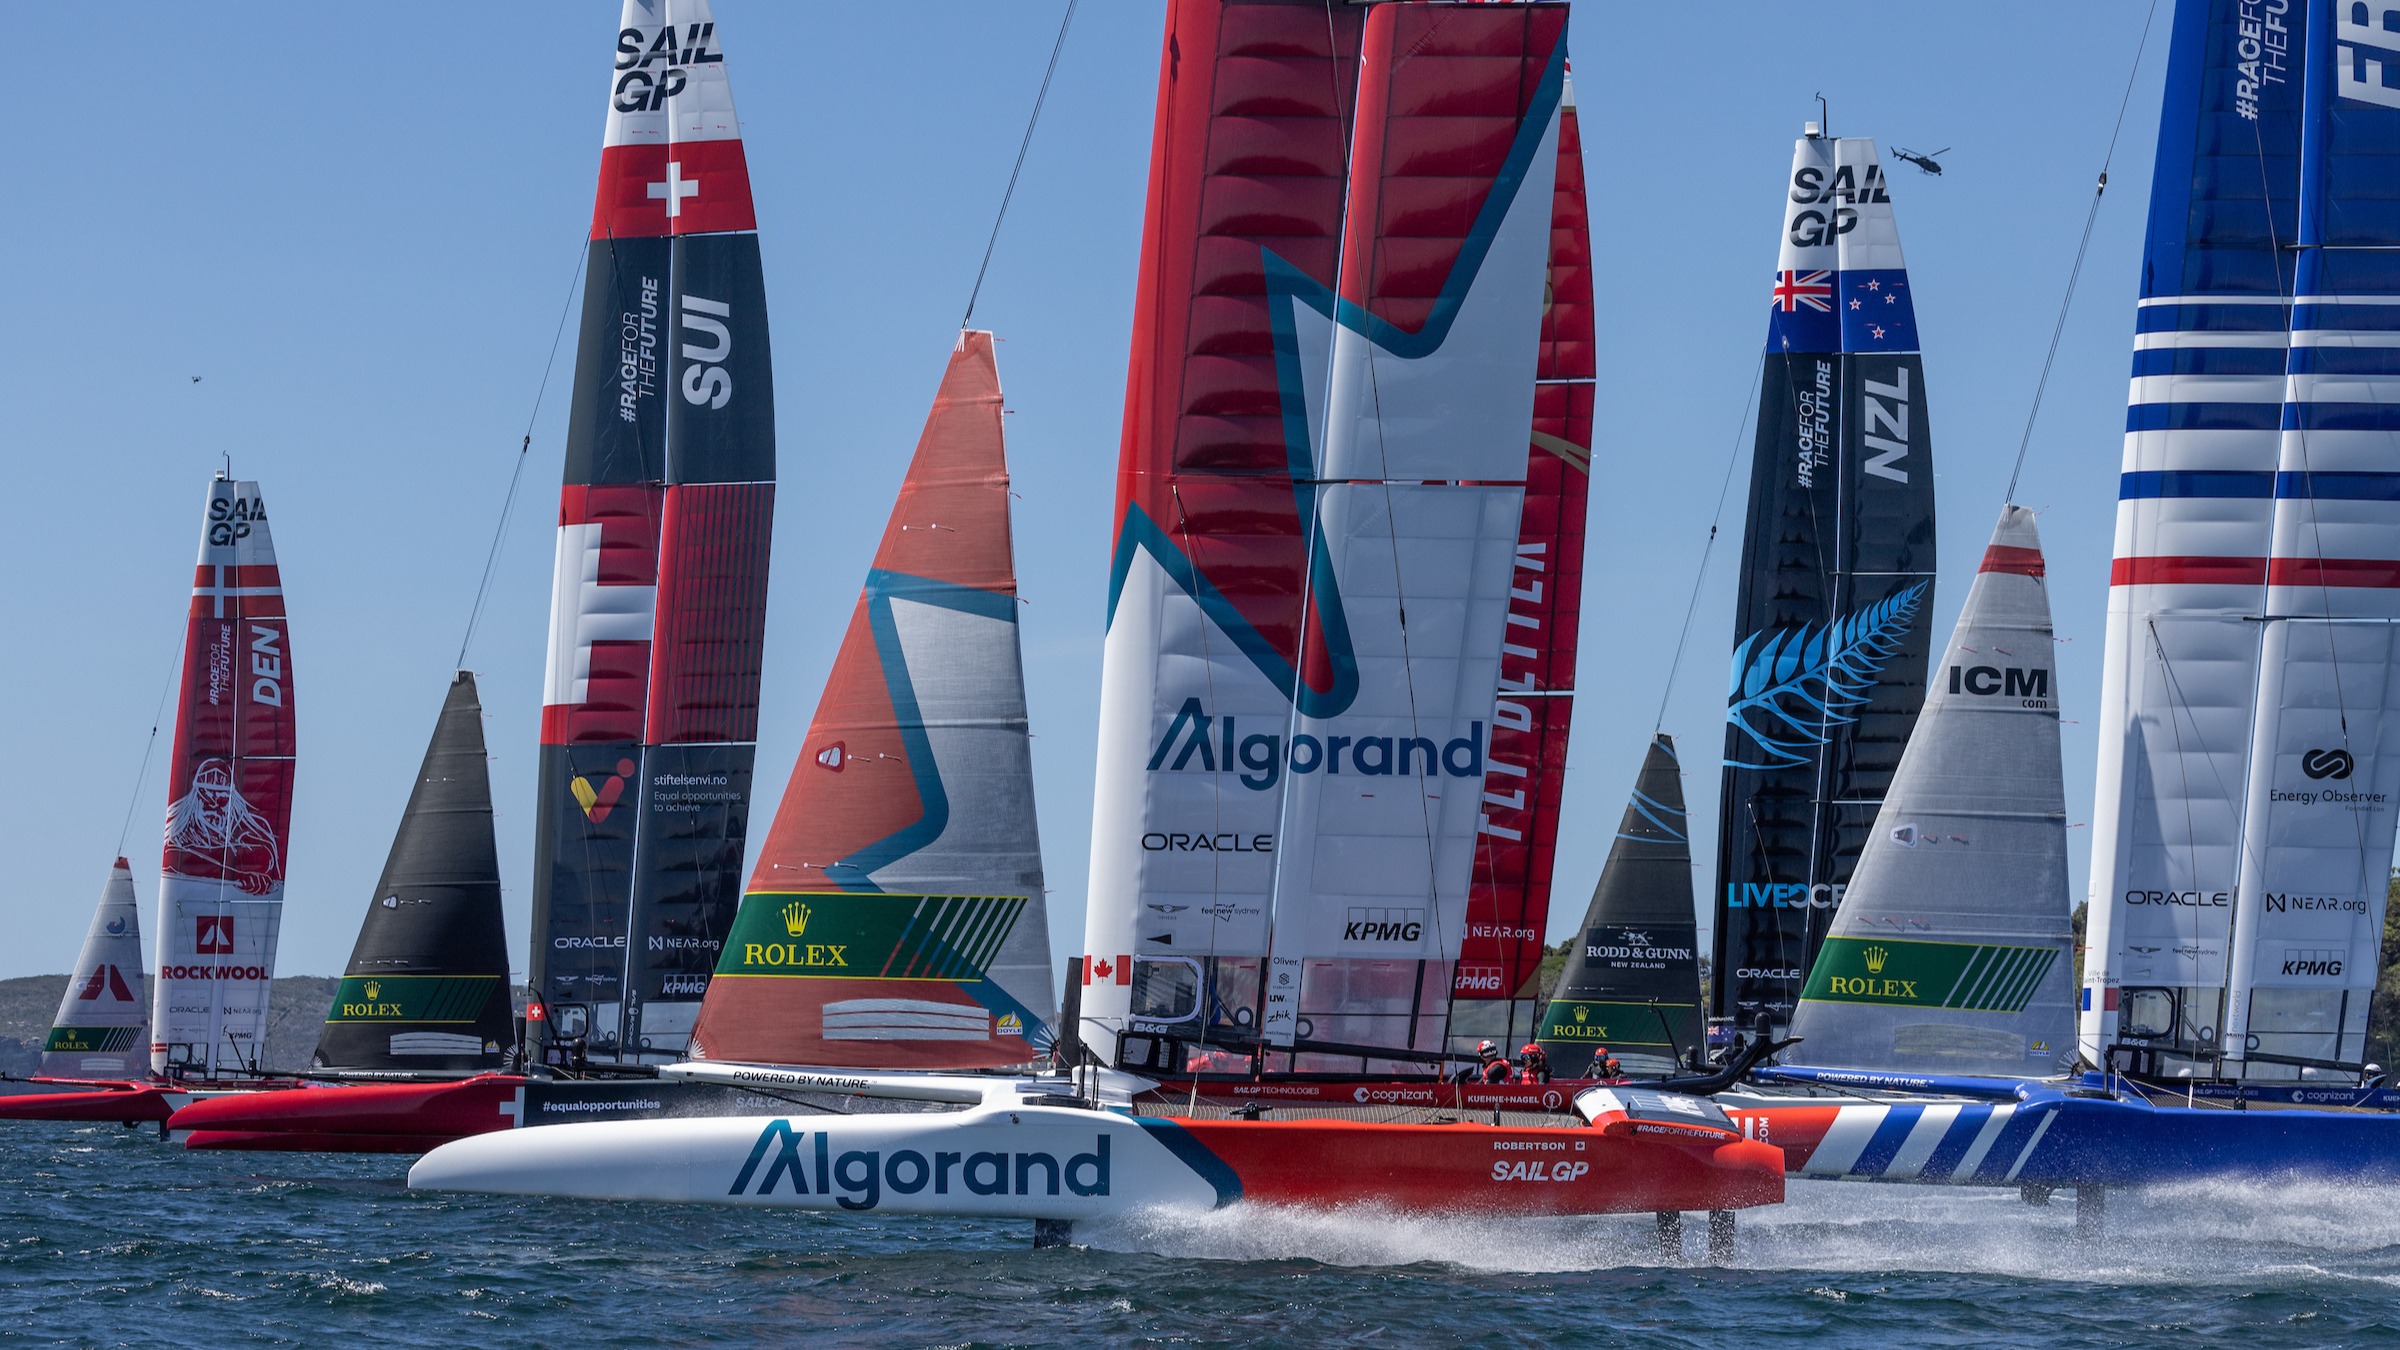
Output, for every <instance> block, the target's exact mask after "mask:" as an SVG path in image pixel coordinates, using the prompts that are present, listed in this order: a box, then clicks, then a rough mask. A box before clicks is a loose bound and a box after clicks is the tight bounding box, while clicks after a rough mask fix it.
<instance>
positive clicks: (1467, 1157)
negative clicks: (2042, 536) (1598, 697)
mask: <svg viewBox="0 0 2400 1350" xmlns="http://www.w3.org/2000/svg"><path fill="white" fill-rule="evenodd" d="M1565 21H1566V12H1565V7H1564V6H1563V5H1508V6H1497V5H1495V6H1455V7H1454V6H1447V5H1439V6H1437V5H1424V4H1410V3H1393V4H1386V5H1379V6H1376V7H1374V8H1373V9H1372V10H1370V11H1368V12H1366V13H1364V14H1361V13H1359V12H1357V11H1354V10H1346V11H1338V12H1334V13H1331V14H1328V12H1326V11H1324V10H1322V9H1321V8H1319V7H1317V6H1314V5H1311V4H1304V3H1258V2H1256V0H1252V2H1250V3H1244V2H1243V0H1178V3H1176V4H1175V5H1174V6H1173V7H1172V9H1171V12H1170V15H1169V19H1168V25H1169V27H1168V36H1167V44H1166V47H1167V50H1166V58H1165V61H1164V70H1163V72H1162V77H1161V88H1160V106H1159V117H1158V122H1157V126H1158V129H1159V132H1158V139H1157V142H1156V145H1155V149H1154V155H1153V170H1152V179H1153V183H1152V193H1151V201H1150V208H1149V219H1148V222H1147V225H1146V229H1145V248H1144V254H1143V256H1144V262H1143V280H1142V285H1141V287H1140V291H1139V294H1140V296H1141V297H1142V298H1141V300H1140V302H1139V309H1138V310H1137V314H1136V321H1135V340H1134V358H1133V379H1132V389H1131V394H1130V397H1129V403H1128V408H1127V434H1126V444H1125V454H1124V460H1123V471H1122V474H1121V477H1120V501H1119V510H1118V523H1119V528H1118V542H1117V553H1116V565H1115V569H1114V571H1113V573H1112V590H1113V599H1112V605H1111V621H1110V625H1109V630H1108V638H1107V646H1106V658H1105V660H1106V664H1105V666H1104V674H1103V682H1102V683H1103V693H1102V706H1101V725H1102V733H1101V765H1102V767H1101V781H1100V784H1099V791H1100V800H1099V805H1100V816H1099V820H1098V821H1097V823H1096V830H1095V839H1094V882H1093V895H1092V900H1091V904H1090V915H1089V918H1088V919H1087V935H1086V944H1085V945H1086V948H1087V950H1088V951H1089V952H1090V953H1092V954H1091V955H1090V956H1087V957H1085V958H1083V959H1081V960H1079V961H1078V962H1077V963H1075V972H1074V974H1072V975H1071V976H1070V985H1069V992H1070V996H1071V998H1075V999H1078V1000H1079V1001H1080V1002H1081V1005H1082V1006H1081V1008H1080V1009H1079V1010H1077V1011H1076V1012H1074V1013H1072V1014H1070V1015H1069V1016H1068V1017H1067V1018H1066V1019H1065V1021H1066V1022H1067V1028H1066V1029H1067V1031H1068V1033H1069V1034H1068V1036H1067V1038H1066V1039H1067V1044H1066V1046H1065V1051H1064V1055H1063V1058H1064V1059H1065V1061H1066V1062H1067V1063H1069V1064H1080V1063H1081V1062H1082V1061H1084V1060H1085V1059H1086V1056H1087V1054H1090V1053H1093V1052H1097V1055H1098V1057H1099V1059H1100V1061H1101V1062H1100V1064H1099V1065H1096V1066H1095V1065H1085V1066H1083V1067H1079V1068H1078V1070H1077V1071H1076V1073H1075V1074H1074V1076H1072V1077H1061V1076H1055V1075H1052V1076H1019V1077H1013V1078H1012V1077H970V1076H964V1075H957V1074H948V1075H938V1074H916V1075H900V1074H892V1073H889V1072H880V1071H877V1070H871V1069H870V1070H841V1069H821V1068H808V1067H789V1068H787V1067H782V1066H776V1065H741V1064H723V1065H719V1064H687V1065H674V1066H668V1067H667V1068H665V1069H664V1070H662V1074H663V1075H665V1076H668V1077H696V1078H704V1079H712V1080H716V1081H724V1082H734V1083H749V1084H755V1085H760V1086H785V1087H793V1088H810V1087H813V1088H817V1089H820V1090H822V1089H828V1088H830V1089H835V1090H844V1089H846V1090H849V1091H852V1092H855V1093H857V1094H860V1095H861V1096H864V1097H870V1098H873V1097H883V1098H899V1099H909V1100H914V1101H917V1102H920V1103H937V1104H947V1105H949V1106H951V1107H953V1108H954V1109H952V1110H949V1111H938V1112H919V1113H915V1114H909V1115H893V1114H880V1115H874V1116H856V1115H852V1116H839V1115H836V1116H823V1115H818V1116H801V1117H791V1116H781V1115H779V1116H769V1117H749V1118H732V1119H717V1120H706V1121H663V1120H653V1121H622V1122H607V1123H601V1124H589V1125H570V1126H561V1127H558V1128H555V1129H546V1130H540V1131H522V1132H512V1133H510V1134H506V1135H487V1136H484V1137H480V1138H476V1139H469V1140H464V1141H460V1142H457V1143H453V1144H449V1145H446V1146H444V1147H443V1148H441V1149H437V1150H435V1151H434V1152H433V1153H431V1154H429V1155H427V1156H426V1157H425V1158H424V1159H423V1160H422V1161H420V1162H419V1163H418V1164H417V1166H416V1167H415V1168H414V1169H413V1170H412V1172H411V1174H410V1184H411V1185H412V1186H417V1187H431V1188H454V1189H472V1190H492V1191H504V1192H519V1193H540V1194H567V1195H583V1196H598V1197H613V1198H648V1199H662V1200H687V1201H711V1202H715V1203H731V1204H751V1205H778V1206H793V1207H802V1208H825V1209H833V1208H836V1207H839V1208H841V1209H850V1210H858V1209H875V1208H882V1209H891V1210H898V1211H902V1212H922V1213H945V1214H988V1215H1011V1216H1019V1217H1031V1218H1035V1219H1038V1220H1054V1221H1055V1220H1073V1219H1076V1218H1084V1217H1092V1216H1097V1215H1102V1214H1109V1213H1119V1212H1123V1211H1124V1210H1126V1209H1128V1208H1130V1207H1134V1206H1141V1205H1178V1206H1195V1205H1196V1206H1210V1205H1221V1204H1226V1203H1230V1202H1232V1201H1234V1200H1236V1199H1249V1200H1253V1201H1283V1202H1291V1203H1307V1204H1324V1203H1338V1202H1362V1201H1363V1202H1376V1203H1384V1204H1391V1205H1397V1206H1401V1207H1408V1208H1424V1207H1449V1206H1459V1205H1466V1206H1472V1207H1477V1208H1484V1209H1490V1210H1494V1211H1497V1212H1519V1213H1562V1212H1564V1213H1577V1212H1582V1213H1589V1212H1626V1211H1635V1212H1638V1211H1645V1210H1657V1211H1668V1210H1682V1209H1688V1208H1706V1209H1711V1210H1718V1211H1729V1210H1730V1209H1732V1208H1734V1207H1737V1206H1740V1205H1746V1204H1757V1203H1766V1202H1769V1201H1772V1200H1774V1199H1777V1198H1780V1195H1781V1187H1780V1181H1781V1178H1780V1172H1779V1170H1777V1168H1778V1164H1779V1162H1780V1156H1779V1155H1777V1154H1775V1153H1774V1151H1773V1150H1772V1149H1768V1148H1764V1147H1762V1146H1759V1145H1756V1144H1753V1143H1750V1142H1748V1141H1744V1140H1741V1139H1739V1138H1738V1136H1737V1135H1736V1134H1735V1133H1734V1132H1733V1131H1732V1129H1731V1128H1730V1125H1729V1123H1728V1122H1726V1121H1725V1120H1724V1119H1723V1117H1722V1116H1721V1114H1718V1113H1715V1112H1714V1110H1713V1108H1711V1107H1710V1106H1708V1104H1707V1103H1706V1102H1704V1101H1702V1100H1700V1099H1697V1098H1692V1097H1683V1096H1675V1095H1672V1094H1659V1093H1650V1094H1642V1093H1627V1094H1622V1095H1618V1094H1611V1093H1610V1092H1608V1091H1607V1090H1596V1091H1592V1092H1586V1093H1584V1094H1583V1095H1582V1096H1581V1097H1580V1098H1579V1099H1578V1110H1579V1112H1580V1114H1579V1115H1576V1116H1531V1117H1530V1118H1529V1116H1528V1115H1526V1114H1520V1115H1519V1116H1518V1117H1517V1118H1515V1119H1510V1120H1501V1119H1497V1118H1496V1119H1495V1120H1494V1122H1493V1123H1492V1124H1488V1125H1487V1124H1481V1123H1469V1122H1465V1121H1457V1120H1455V1119H1454V1118H1451V1119H1446V1120H1445V1121H1444V1122H1443V1123H1438V1124H1437V1123H1432V1122H1431V1121H1428V1120H1422V1119H1416V1118H1414V1117H1417V1116H1419V1115H1420V1114H1421V1113H1417V1112H1412V1111H1408V1110H1405V1109H1404V1110H1401V1111H1399V1112H1397V1113H1395V1112H1393V1111H1391V1110H1388V1109H1386V1110H1381V1111H1379V1112H1369V1113H1363V1114H1362V1113H1357V1112H1355V1111H1353V1112H1351V1113H1349V1114H1348V1115H1347V1117H1346V1118H1343V1117H1341V1116H1331V1117H1328V1118H1320V1117H1327V1113H1324V1112H1313V1111H1312V1112H1304V1113H1302V1114H1303V1115H1304V1116H1306V1117H1308V1118H1291V1119H1278V1120H1261V1119H1259V1118H1258V1117H1259V1114H1260V1109H1261V1108H1260V1105H1259V1104H1258V1103H1257V1102H1256V1101H1251V1102H1249V1103H1247V1104H1245V1105H1242V1106H1237V1107H1231V1108H1225V1107H1220V1106H1218V1105H1217V1104H1216V1103H1214V1102H1211V1103H1208V1104H1206V1105H1203V1104H1202V1103H1201V1101H1200V1100H1199V1098H1198V1096H1197V1094H1196V1093H1195V1094H1193V1095H1192V1096H1191V1097H1189V1098H1187V1100H1186V1102H1185V1105H1184V1108H1183V1109H1182V1110H1181V1111H1169V1110H1164V1109H1161V1108H1160V1105H1159V1104H1157V1103H1156V1097H1155V1088H1156V1078H1155V1077H1145V1076H1139V1074H1138V1072H1128V1070H1134V1071H1139V1070H1142V1069H1147V1070H1150V1071H1151V1072H1152V1073H1153V1074H1155V1073H1156V1072H1157V1071H1159V1070H1166V1071H1171V1072H1175V1073H1188V1072H1191V1071H1193V1068H1194V1061H1195V1060H1197V1061H1199V1063H1200V1064H1202V1065H1205V1064H1206V1063H1207V1062H1208V1059H1207V1057H1208V1056H1211V1055H1217V1054H1224V1053H1229V1052H1230V1053H1235V1054H1246V1055H1247V1056H1248V1057H1249V1058H1250V1059H1251V1060H1252V1061H1254V1062H1258V1063H1260V1064H1261V1067H1263V1068H1265V1069H1267V1071H1268V1072H1267V1076H1268V1077H1269V1078H1270V1079H1272V1078H1278V1077H1280V1078H1284V1079H1286V1080H1287V1081H1297V1080H1292V1079H1290V1077H1289V1076H1290V1075H1291V1074H1292V1073H1293V1072H1294V1071H1298V1072H1301V1073H1305V1072H1306V1071H1308V1070H1309V1069H1312V1068H1317V1067H1321V1066H1329V1065H1330V1066H1347V1067H1349V1068H1351V1069H1352V1071H1353V1072H1352V1081H1353V1082H1354V1083H1357V1084H1358V1086H1357V1087H1356V1088H1355V1089H1346V1090H1350V1091H1355V1093H1356V1097H1355V1100H1356V1101H1359V1102H1364V1101H1369V1100H1371V1099H1372V1095H1371V1089H1369V1088H1368V1087H1367V1086H1366V1081H1365V1080H1364V1079H1362V1078H1360V1077H1359V1076H1358V1073H1359V1072H1360V1071H1364V1072H1366V1073H1369V1074H1372V1073H1377V1072H1388V1071H1390V1069H1392V1068H1393V1067H1395V1066H1409V1067H1415V1066H1420V1065H1426V1064H1431V1065H1433V1066H1435V1067H1436V1068H1437V1069H1438V1068H1439V1066H1440V1065H1441V1064H1442V1063H1443V1062H1444V1060H1445V1059H1446V1057H1447V1056H1446V1054H1445V1042H1446V1040H1447V1039H1448V1035H1449V1032H1448V1030H1447V1028H1446V1026H1445V1024H1446V1023H1447V1021H1448V1006H1449V1003H1450V1000H1451V991H1452V988H1453V986H1454V981H1455V978H1456V975H1457V971H1458V968H1459V965H1460V962H1459V957H1458V953H1459V951H1460V950H1461V945H1462V942H1463V940H1464V938H1465V935H1466V934H1465V929H1466V923H1467V916H1468V912H1469V906H1468V899H1469V893H1470V888H1471V884H1472V883H1471V878H1472V876H1473V872H1474V859H1475V853H1476V847H1475V845H1476V839H1477V835H1478V831H1479V825H1480V822H1481V819H1482V811H1481V808H1482V806H1483V800H1484V798H1485V796H1486V794H1487V792H1488V790H1489V784H1488V775H1489V773H1490V768H1489V765H1490V763H1491V762H1492V761H1491V760H1490V758H1489V755H1490V750H1489V742H1488V739H1487V731H1486V728H1487V724H1488V723H1489V722H1490V721H1491V720H1492V718H1493V716H1494V714H1493V712H1492V709H1493V704H1494V691H1495V690H1496V689H1498V688H1499V687H1500V678H1501V670H1502V665H1501V657H1502V655H1503V653H1502V650H1501V648H1502V646H1503V643H1504V642H1505V641H1506V638H1507V634H1508V633H1509V631H1510V628H1511V624H1510V622H1509V618H1510V615H1509V599H1510V595H1509V592H1510V590H1511V588H1512V585H1514V586H1517V587H1519V588H1520V589H1523V590H1526V591H1528V592H1532V588H1531V587H1529V586H1524V585H1523V582H1522V580H1521V578H1520V574H1521V573H1523V572H1528V571H1533V570H1535V569H1532V568H1527V567H1522V566H1520V564H1519V560H1520V558H1524V557H1527V556H1528V555H1527V554H1524V553H1521V552H1520V549H1519V546H1520V543H1521V539H1520V529H1521V528H1522V520H1521V517H1522V514H1523V510H1522V507H1523V499H1524V491H1525V489H1524V483H1525V475H1526V471H1525V466H1526V459H1525V453H1526V452H1525V451H1524V450H1523V449H1522V444H1523V442H1522V440H1521V439H1520V438H1522V437H1523V436H1524V435H1525V432H1526V429H1527V428H1529V427H1531V426H1532V425H1533V423H1534V412H1535V407H1534V402H1535V400H1534V398H1533V393H1534V388H1535V384H1534V377H1535V374H1536V369H1537V367H1536V353H1537V348H1538V345H1539V339H1540V335H1541V333H1540V330H1541V323H1540V319H1541V304H1540V301H1541V297H1542V289H1543V288H1542V284H1541V281H1542V274H1543V270H1544V265H1545V262H1546V260H1547V258H1548V257H1549V255H1550V251H1551V248H1550V245H1551V240H1550V235H1551V229H1550V226H1551V222H1552V216H1553V206H1554V202H1553V194H1554V187H1553V170H1554V167H1555V165H1556V162H1557V158H1558V129H1559V116H1558V108H1559V105H1560V102H1561V95H1562V94H1563V86H1564V74H1565V47H1564V38H1565V27H1566V22H1565ZM1268 114H1271V118H1272V120H1273V121H1274V122H1275V124H1276V125H1274V126H1273V127H1271V128H1270V127H1268V126H1267V125H1266V124H1265V123H1264V122H1262V121H1261V117H1262V115H1268ZM1260 137H1265V138H1267V139H1266V140H1259V139H1258V138H1260ZM1253 141H1254V142H1256V143H1248V142H1253ZM1270 142H1271V144H1270ZM1270 151H1272V153H1270ZM1296 166H1304V167H1306V168H1307V170H1308V172H1306V173H1300V174H1295V173H1294V168H1295V167H1296ZM1237 188H1238V189H1240V190H1242V191H1243V192H1245V193H1250V192H1255V193H1260V194H1265V195H1264V197H1262V198H1260V199H1259V200H1256V201H1254V202H1253V204H1252V208H1251V209H1249V210H1246V211H1243V212H1238V213H1235V214H1234V215H1232V216H1230V217H1228V216H1223V215H1220V214H1219V213H1217V212H1214V211H1212V210H1209V209H1207V208H1206V207H1205V206H1204V203H1205V202H1206V201H1209V200H1212V191H1211V190H1212V189H1218V190H1222V191H1228V192H1230V191H1234V190H1236V189H1237ZM1270 199H1272V200H1270ZM1552 434H1553V435H1555V434H1556V433H1552ZM1503 447H1505V449H1503ZM1530 556H1532V557H1534V558H1536V559H1539V558H1541V557H1542V554H1540V553H1539V552H1536V553H1534V554H1532V555H1530ZM1570 650H1571V648H1570ZM811 744H812V746H813V745H814V741H813V739H812V743H811ZM937 753H938V751H937ZM911 763H912V765H913V764H914V761H913V760H912V761H911ZM1345 765H1346V766H1347V767H1346V768H1345V767H1344V766H1345ZM810 771H811V770H810V766H809V764H808V763H807V762H805V761H804V763H803V766H802V768H801V772H802V773H803V774H806V773H808V772H810ZM1526 777H1528V778H1530V777H1531V775H1530V774H1527V775H1526ZM1453 780H1464V781H1463V782H1458V781H1453ZM821 861H830V860H821ZM828 871H829V872H830V869H828ZM835 879H837V880H838V879H839V878H835ZM769 889H771V888H770V886H768V885H766V884H762V882H761V881H760V880H754V882H753V893H754V894H753V898H754V900H755V899H756V898H757V893H758V892H760V891H764V890H769ZM845 899H847V897H845ZM783 903H784V904H785V905H788V906H799V905H802V904H809V903H810V902H809V901H806V900H788V901H784V902H783ZM901 907H903V908H904V907H906V905H905V904H904V905H903V906H901ZM857 908H859V909H860V910H862V911H864V912H871V911H866V909H865V907H864V906H857ZM772 912H774V913H781V912H782V910H781V909H780V908H778V909H776V910H774V911H772ZM836 912H837V913H838V912H840V911H838V910H837V911H836ZM809 922H810V923H811V924H812V925H813V924H814V923H815V922H816V919H815V917H814V909H813V905H812V907H811V910H810V918H809ZM767 936H769V937H770V938H771V937H772V936H773V935H772V934H768V935H767ZM889 945H890V944H888V943H885V944H878V945H877V946H876V947H875V950H877V951H881V950H884V949H885V948H886V947H888V946H889ZM894 950H895V952H896V954H900V955H904V954H905V953H899V952H898V951H897V949H894ZM730 959H731V954H729V960H730ZM743 959H744V960H745V961H747V960H749V958H748V957H747V956H744V957H743ZM721 969H723V968H721ZM977 1001H978V1002H982V1001H983V1000H982V999H980V998H979V999H978V1000H977ZM986 1006H987V1007H988V1006H989V1005H988V1004H987V1005H986ZM712 1016H713V1014H712ZM928 1016H929V1017H930V1016H931V1014H928ZM980 1016H981V1014H975V1015H973V1017H980ZM961 1020H973V1018H972V1017H971V1018H970V1019H961ZM1529 1020H1530V1019H1529V1018H1528V1021H1529ZM711 1025H713V1022H712V1023H711ZM703 1043H704V1045H706V1046H707V1047H708V1048H710V1049H711V1050H712V1051H713V1050H714V1049H715V1048H716V1046H715V1042H714V1040H713V1033H712V1036H711V1037H704V1038H703ZM887 1053H888V1047H887ZM892 1062H893V1061H892V1060H891V1059H889V1058H886V1059H884V1060H883V1063H884V1064H886V1065H888V1064H890V1063H892ZM1112 1065H1113V1066H1114V1067H1110V1066H1112ZM1244 1077H1245V1078H1247V1079H1251V1080H1254V1081H1255V1080H1256V1078H1257V1075H1245V1076H1244ZM1419 1081H1420V1082H1421V1083H1422V1082H1425V1080H1419ZM1433 1081H1435V1082H1438V1079H1437V1080H1433ZM958 1107H964V1108H965V1109H963V1110H958V1109H955V1108H958ZM1395 1114H1397V1115H1398V1116H1400V1117H1403V1118H1402V1119H1394V1118H1393V1117H1394V1115H1395ZM1377 1117H1379V1118H1377Z"/></svg>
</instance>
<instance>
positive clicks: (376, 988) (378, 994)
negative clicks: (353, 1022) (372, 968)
mask: <svg viewBox="0 0 2400 1350" xmlns="http://www.w3.org/2000/svg"><path fill="white" fill-rule="evenodd" d="M360 988H362V989H364V990H365V991H366V995H367V997H368V998H382V997H383V986H382V985H381V984H378V983H376V982H375V981H373V980H369V981H367V982H366V983H365V984H364V985H362V986H360Z"/></svg>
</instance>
